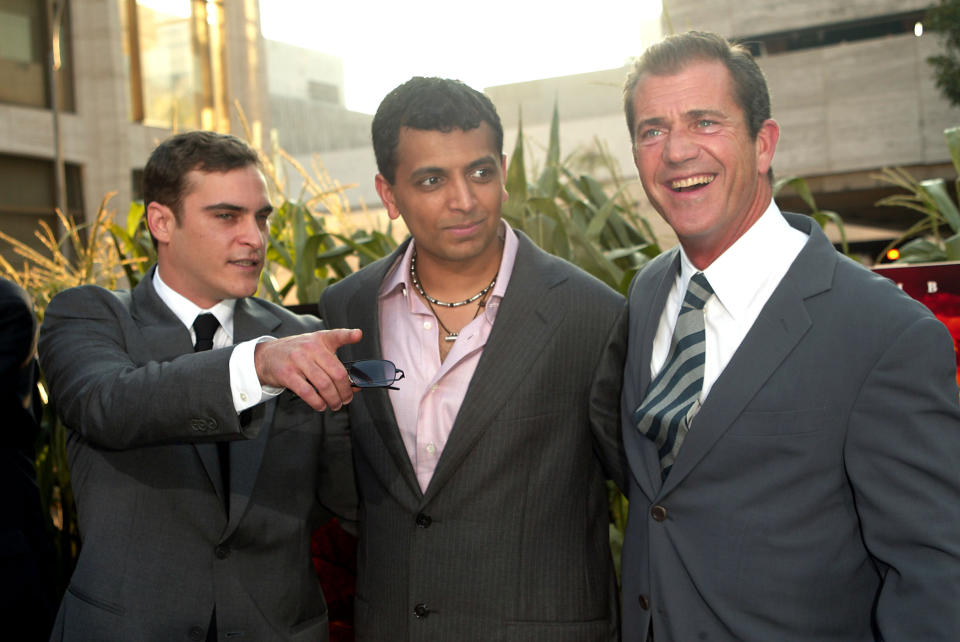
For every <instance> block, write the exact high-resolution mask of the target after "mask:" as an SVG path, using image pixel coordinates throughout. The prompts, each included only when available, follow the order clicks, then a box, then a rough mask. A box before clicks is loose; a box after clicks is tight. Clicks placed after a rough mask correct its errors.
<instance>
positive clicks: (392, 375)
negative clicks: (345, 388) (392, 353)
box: [343, 359, 403, 390]
mask: <svg viewBox="0 0 960 642" xmlns="http://www.w3.org/2000/svg"><path fill="white" fill-rule="evenodd" d="M343 366H344V367H345V368H346V369H347V378H348V379H350V383H352V384H353V385H354V386H356V387H357V388H389V389H390V390H399V388H396V387H394V385H393V384H394V383H396V382H397V381H400V380H401V379H403V370H400V369H399V368H397V366H395V365H393V362H392V361H387V360H385V359H365V360H363V361H346V362H344V364H343Z"/></svg>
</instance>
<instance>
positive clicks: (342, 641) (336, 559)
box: [310, 518, 357, 642]
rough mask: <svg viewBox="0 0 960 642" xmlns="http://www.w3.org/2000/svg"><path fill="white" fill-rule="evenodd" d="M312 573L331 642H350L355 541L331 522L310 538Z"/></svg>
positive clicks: (355, 556) (333, 521)
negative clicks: (320, 594)
mask: <svg viewBox="0 0 960 642" xmlns="http://www.w3.org/2000/svg"><path fill="white" fill-rule="evenodd" d="M310 552H311V553H312V555H313V570H314V571H316V573H317V576H318V577H319V578H320V585H321V586H322V587H323V596H324V597H325V598H326V600H327V611H328V613H329V617H330V642H353V640H354V634H353V596H354V594H355V593H356V580H357V538H356V537H354V536H353V535H351V534H350V533H348V532H346V531H345V530H343V528H342V527H341V526H340V523H339V522H338V521H337V520H336V519H335V518H334V519H331V520H330V521H329V522H327V523H326V524H324V525H323V526H321V527H320V528H318V529H317V530H315V531H313V536H312V537H311V538H310Z"/></svg>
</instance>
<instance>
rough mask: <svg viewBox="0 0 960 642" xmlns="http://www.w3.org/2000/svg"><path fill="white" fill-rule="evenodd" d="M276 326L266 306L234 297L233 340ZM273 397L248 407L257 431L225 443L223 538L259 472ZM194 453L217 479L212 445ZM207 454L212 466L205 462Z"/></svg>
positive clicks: (242, 508) (238, 515)
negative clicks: (227, 486) (226, 481)
mask: <svg viewBox="0 0 960 642" xmlns="http://www.w3.org/2000/svg"><path fill="white" fill-rule="evenodd" d="M279 326H280V319H278V318H277V317H276V316H274V315H273V314H272V313H271V312H269V311H268V310H267V309H266V308H262V307H260V306H256V305H253V304H252V303H251V302H250V300H249V299H238V300H237V305H236V307H235V308H234V312H233V337H234V343H235V344H236V343H240V342H242V341H247V340H249V339H255V338H257V337H259V336H263V335H265V334H271V333H273V332H274V331H275V330H276V329H277V328H278V327H279ZM277 399H278V398H277V397H274V398H273V399H270V400H269V401H265V402H264V403H261V404H258V405H257V406H254V407H253V408H251V409H250V411H249V412H251V413H252V418H251V421H252V422H259V423H260V430H259V432H258V433H257V436H256V437H255V438H253V439H240V440H236V441H229V442H227V445H228V447H229V448H230V514H229V522H228V524H227V529H226V531H225V532H224V534H223V539H226V538H227V537H229V536H230V535H231V534H232V533H233V531H234V530H235V529H236V528H237V524H239V523H240V518H241V517H243V514H244V513H245V512H246V509H247V505H248V504H249V503H250V496H251V495H252V494H253V488H254V485H255V482H256V480H257V474H258V473H259V472H260V463H261V462H262V461H263V453H264V451H265V450H266V448H267V440H268V439H269V437H270V431H271V429H272V427H273V415H274V412H275V411H276V408H277ZM197 450H198V452H201V457H202V458H203V460H204V465H205V466H207V472H208V473H211V471H212V473H213V474H212V478H213V479H214V483H215V484H216V483H217V480H219V479H220V472H219V471H220V466H219V461H218V460H217V446H216V444H198V445H197ZM211 456H212V459H213V461H214V462H216V467H215V468H214V467H212V466H210V465H209V463H208V462H210V460H211Z"/></svg>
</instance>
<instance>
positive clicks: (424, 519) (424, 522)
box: [417, 513, 433, 528]
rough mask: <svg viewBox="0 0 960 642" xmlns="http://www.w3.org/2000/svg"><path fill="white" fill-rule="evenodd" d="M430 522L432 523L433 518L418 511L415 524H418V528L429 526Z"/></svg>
mask: <svg viewBox="0 0 960 642" xmlns="http://www.w3.org/2000/svg"><path fill="white" fill-rule="evenodd" d="M432 523H433V518H432V517H430V516H429V515H424V514H423V513H420V514H419V515H417V526H419V527H420V528H430V524H432Z"/></svg>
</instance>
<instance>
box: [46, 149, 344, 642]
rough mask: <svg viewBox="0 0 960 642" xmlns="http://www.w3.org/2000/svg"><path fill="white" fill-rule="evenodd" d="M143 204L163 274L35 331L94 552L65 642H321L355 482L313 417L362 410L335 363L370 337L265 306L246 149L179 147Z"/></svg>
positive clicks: (86, 542) (252, 172)
mask: <svg viewBox="0 0 960 642" xmlns="http://www.w3.org/2000/svg"><path fill="white" fill-rule="evenodd" d="M144 202H145V204H146V216H147V222H148V224H149V227H150V232H151V234H152V235H153V237H154V240H155V242H156V245H157V265H156V266H155V267H154V268H152V269H151V270H150V272H149V273H148V274H147V276H146V277H145V278H144V279H143V280H142V281H141V282H140V284H139V285H138V286H137V287H136V288H135V289H134V290H133V291H132V292H129V291H117V292H111V291H108V290H105V289H103V288H99V287H95V286H84V287H79V288H74V289H70V290H67V291H65V292H63V293H61V294H59V295H58V296H57V297H55V298H54V299H53V301H51V303H50V305H49V307H48V308H47V311H46V317H45V319H44V323H43V329H42V331H41V336H40V360H41V366H42V368H43V371H44V373H45V374H46V376H47V381H48V383H49V385H50V390H51V393H52V396H53V399H54V402H55V404H56V407H57V410H58V411H59V413H60V416H61V417H62V418H63V421H64V423H65V424H66V426H67V429H68V431H67V449H68V452H69V457H70V471H71V478H72V481H73V490H74V493H75V495H76V501H77V510H78V514H79V527H80V535H81V536H82V538H83V549H82V551H81V553H80V559H79V562H78V565H77V569H76V572H75V573H74V576H73V578H72V580H71V582H70V586H69V588H68V590H67V594H66V596H65V597H64V599H63V602H62V604H61V607H60V612H59V615H58V619H57V623H56V625H55V629H54V634H53V638H54V639H56V640H60V639H63V640H123V641H124V642H129V641H140V640H143V641H146V640H204V639H206V640H215V639H228V638H229V639H233V638H237V639H240V638H242V639H245V640H326V639H327V626H328V625H327V615H326V607H325V605H324V602H323V597H322V595H321V591H320V586H319V582H318V579H317V577H316V575H315V574H314V572H313V569H312V566H311V559H310V533H311V531H312V530H313V528H314V527H315V526H317V525H318V524H317V518H318V517H319V515H320V514H321V505H322V501H323V500H324V499H326V501H327V502H333V501H335V500H336V499H337V497H338V496H339V494H340V493H346V494H348V495H349V494H350V492H351V491H352V479H348V480H346V481H348V482H349V483H348V484H347V485H346V487H344V488H340V487H339V486H338V484H337V482H338V481H341V480H340V479H339V478H338V477H337V476H336V475H335V473H336V472H337V470H338V468H339V467H340V466H341V464H342V462H344V461H348V460H349V448H348V440H347V439H346V438H345V437H339V438H338V436H337V435H335V434H332V433H330V431H326V430H323V429H322V425H321V422H320V420H319V417H320V415H318V414H317V413H316V412H315V411H318V410H323V409H325V408H327V407H330V408H340V406H341V405H342V404H344V403H347V402H349V401H350V399H351V397H352V393H351V388H350V383H349V381H348V378H347V375H346V371H345V369H344V367H343V366H342V365H341V364H340V362H339V361H337V359H336V357H335V355H334V354H333V351H335V350H336V348H338V347H339V346H340V345H342V344H343V343H346V342H351V341H356V340H358V339H359V332H357V331H355V330H354V331H348V330H336V331H317V328H318V327H319V323H318V321H317V319H316V318H314V317H306V316H297V315H294V314H291V313H289V312H288V311H286V310H285V309H283V308H282V307H280V306H277V305H273V304H271V303H269V302H267V301H263V300H261V299H257V298H255V297H253V296H252V295H253V294H254V292H255V291H256V289H257V284H258V281H259V277H260V271H261V269H262V268H263V261H264V250H265V246H266V240H267V231H268V224H267V222H268V217H269V215H270V213H271V210H272V208H271V205H270V202H269V200H268V199H267V190H266V185H265V183H264V178H263V175H262V173H261V171H260V165H259V160H258V157H257V154H256V152H255V151H254V150H253V149H251V148H250V147H249V146H247V145H246V143H244V142H243V141H240V140H239V139H237V138H234V137H232V136H226V135H222V134H215V133H212V132H188V133H185V134H180V135H177V136H174V137H173V138H170V139H168V140H167V141H165V142H164V143H162V144H161V145H160V146H159V147H158V148H157V149H156V150H154V152H153V154H152V155H151V157H150V160H149V162H148V163H147V166H146V168H145V170H144ZM210 315H212V317H211V316H210ZM204 320H207V321H210V323H209V324H205V321H204ZM273 337H281V338H276V339H272V338H273ZM348 467H349V464H348ZM318 494H322V495H323V497H320V498H319V499H318ZM331 498H332V499H331Z"/></svg>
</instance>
